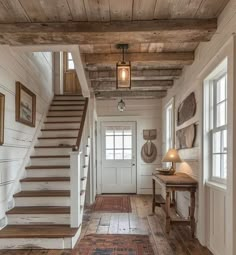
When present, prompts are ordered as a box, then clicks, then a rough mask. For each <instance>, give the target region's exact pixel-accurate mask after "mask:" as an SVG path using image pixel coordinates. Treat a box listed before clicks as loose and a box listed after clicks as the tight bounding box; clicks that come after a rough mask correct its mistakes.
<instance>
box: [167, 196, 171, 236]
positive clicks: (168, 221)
mask: <svg viewBox="0 0 236 255" xmlns="http://www.w3.org/2000/svg"><path fill="white" fill-rule="evenodd" d="M169 232H170V192H168V191H167V192H166V233H169Z"/></svg>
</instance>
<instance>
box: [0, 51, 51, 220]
mask: <svg viewBox="0 0 236 255" xmlns="http://www.w3.org/2000/svg"><path fill="white" fill-rule="evenodd" d="M16 81H20V82H21V83H23V84H24V85H25V86H26V87H27V88H29V89H30V90H31V91H32V92H33V93H35V94H36V102H37V107H36V111H37V113H36V127H35V128H32V127H28V126H26V125H23V124H21V123H19V122H16V121H15V82H16ZM0 92H1V93H3V94H5V141H4V145H3V146H0V219H2V218H3V217H4V214H5V211H6V210H7V207H8V206H9V205H8V201H9V200H11V194H10V193H11V192H12V191H13V187H16V186H17V185H16V184H15V185H14V181H15V180H16V179H17V178H19V174H20V170H21V169H22V168H23V164H24V160H25V157H26V155H27V153H28V151H29V148H30V146H31V142H32V140H33V138H34V135H35V133H36V130H37V127H38V126H39V123H40V122H41V121H42V116H43V115H44V113H45V111H47V108H48V105H49V102H50V100H51V97H52V95H53V66H52V54H51V53H40V52H37V53H21V54H20V53H16V52H14V51H13V50H11V49H10V48H9V47H8V46H0ZM2 223H3V222H2Z"/></svg>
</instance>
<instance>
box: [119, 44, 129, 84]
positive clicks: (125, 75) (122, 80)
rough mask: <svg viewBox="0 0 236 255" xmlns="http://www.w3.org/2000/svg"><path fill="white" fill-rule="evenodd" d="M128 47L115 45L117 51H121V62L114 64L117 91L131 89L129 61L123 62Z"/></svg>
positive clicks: (126, 45)
mask: <svg viewBox="0 0 236 255" xmlns="http://www.w3.org/2000/svg"><path fill="white" fill-rule="evenodd" d="M128 47H129V46H128V44H117V49H120V50H122V61H120V62H117V63H116V88H117V89H130V88H131V64H130V61H127V62H126V61H125V50H127V49H128Z"/></svg>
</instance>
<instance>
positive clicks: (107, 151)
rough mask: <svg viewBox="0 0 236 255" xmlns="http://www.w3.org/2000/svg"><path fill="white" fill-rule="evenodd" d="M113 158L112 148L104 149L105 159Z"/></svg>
mask: <svg viewBox="0 0 236 255" xmlns="http://www.w3.org/2000/svg"><path fill="white" fill-rule="evenodd" d="M112 159H114V150H106V160H112Z"/></svg>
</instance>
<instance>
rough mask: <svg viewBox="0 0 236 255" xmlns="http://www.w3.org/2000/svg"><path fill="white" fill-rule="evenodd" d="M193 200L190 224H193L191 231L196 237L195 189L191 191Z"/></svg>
mask: <svg viewBox="0 0 236 255" xmlns="http://www.w3.org/2000/svg"><path fill="white" fill-rule="evenodd" d="M190 193H191V201H190V203H191V204H190V226H191V233H192V237H193V238H194V232H195V218H194V211H195V191H191V192H190Z"/></svg>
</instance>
